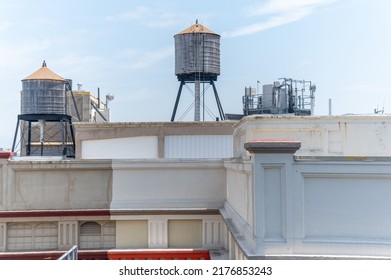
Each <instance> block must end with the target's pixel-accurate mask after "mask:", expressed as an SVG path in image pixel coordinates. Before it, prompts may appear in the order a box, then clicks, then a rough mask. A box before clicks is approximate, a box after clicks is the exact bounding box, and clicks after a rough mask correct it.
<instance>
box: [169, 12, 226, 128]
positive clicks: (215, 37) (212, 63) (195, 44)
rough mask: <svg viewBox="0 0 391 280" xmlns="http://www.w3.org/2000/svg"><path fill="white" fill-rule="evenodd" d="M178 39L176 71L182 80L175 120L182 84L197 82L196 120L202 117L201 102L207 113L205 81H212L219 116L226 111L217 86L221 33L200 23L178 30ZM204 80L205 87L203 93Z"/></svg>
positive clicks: (195, 99)
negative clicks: (204, 99)
mask: <svg viewBox="0 0 391 280" xmlns="http://www.w3.org/2000/svg"><path fill="white" fill-rule="evenodd" d="M174 39H175V75H176V76H177V78H178V81H179V82H180V85H179V90H178V94H177V97H176V101H175V106H174V110H173V112H172V116H171V121H174V120H175V115H176V112H177V108H178V104H179V100H180V97H181V93H182V89H183V86H184V85H185V84H186V83H194V121H200V120H201V103H202V106H203V108H204V112H203V117H204V116H205V101H202V99H203V98H204V97H205V91H206V90H205V84H206V85H207V86H209V85H212V87H213V92H214V96H215V99H216V103H217V108H218V111H219V115H220V119H222V120H224V119H225V115H224V111H223V108H222V106H221V102H220V99H219V96H218V93H217V90H216V86H215V83H214V82H215V81H217V76H218V75H220V35H219V34H217V33H215V32H213V31H212V30H210V29H208V28H206V27H205V26H203V25H202V24H199V23H198V20H197V21H196V23H195V24H193V25H192V26H190V27H189V28H187V29H185V30H183V31H181V32H179V33H178V34H176V35H175V36H174ZM201 84H202V85H203V91H202V94H201Z"/></svg>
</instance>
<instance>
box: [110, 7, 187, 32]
mask: <svg viewBox="0 0 391 280" xmlns="http://www.w3.org/2000/svg"><path fill="white" fill-rule="evenodd" d="M106 19H107V20H111V21H136V22H139V23H140V24H142V25H145V26H148V27H152V28H155V27H160V28H164V27H170V26H174V25H177V24H178V23H180V22H181V21H182V17H181V15H180V14H178V13H173V12H166V11H162V10H160V9H157V8H150V7H147V6H138V7H136V8H135V9H133V10H129V11H126V12H123V13H120V14H117V15H111V16H107V17H106Z"/></svg>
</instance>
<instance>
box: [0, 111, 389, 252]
mask: <svg viewBox="0 0 391 280" xmlns="http://www.w3.org/2000/svg"><path fill="white" fill-rule="evenodd" d="M390 125H391V117H389V116H341V117H291V116H289V117H281V116H251V117H246V118H244V119H243V120H241V121H240V122H228V121H224V122H211V123H197V122H191V123H88V124H87V123H77V124H75V132H76V151H77V152H76V158H75V159H71V160H61V159H57V158H51V157H14V158H13V159H10V160H5V159H3V160H1V161H0V174H1V177H0V178H1V179H0V251H1V252H3V253H2V254H3V255H6V254H10V253H13V254H18V253H26V252H47V251H64V250H68V249H69V248H71V247H72V246H73V245H77V246H78V248H79V250H81V251H90V252H92V251H95V252H98V251H99V252H102V251H110V252H120V251H123V250H127V251H132V252H140V251H142V252H144V253H145V252H155V251H156V250H158V251H160V252H170V251H172V250H193V252H195V251H194V250H208V251H209V252H210V256H211V257H212V258H224V259H259V258H302V257H305V258H316V257H326V258H327V257H350V258H355V257H362V256H364V257H374V258H389V257H390V256H391V254H390V251H391V250H390V244H391V227H390V226H389V223H387V220H388V217H389V214H390V213H391V206H389V205H390V204H389V200H390V199H391V188H390V186H391V161H390V159H391V135H390V129H389V128H390V127H391V126H390ZM363 131H365V133H363ZM0 257H1V254H0Z"/></svg>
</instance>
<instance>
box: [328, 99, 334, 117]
mask: <svg viewBox="0 0 391 280" xmlns="http://www.w3.org/2000/svg"><path fill="white" fill-rule="evenodd" d="M332 114H333V112H332V101H331V98H329V116H331V115H332Z"/></svg>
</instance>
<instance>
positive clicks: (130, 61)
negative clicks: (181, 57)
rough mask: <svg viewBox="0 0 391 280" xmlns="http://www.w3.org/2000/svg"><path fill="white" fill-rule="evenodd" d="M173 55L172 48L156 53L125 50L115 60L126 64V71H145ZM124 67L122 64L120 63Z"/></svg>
mask: <svg viewBox="0 0 391 280" xmlns="http://www.w3.org/2000/svg"><path fill="white" fill-rule="evenodd" d="M173 55H174V49H173V48H171V47H170V48H167V49H161V50H157V51H149V52H142V51H136V50H126V51H123V52H122V53H120V54H119V55H118V56H117V57H116V59H118V60H119V61H122V62H124V61H125V63H126V66H125V68H128V69H145V68H150V67H153V66H155V65H158V64H159V63H160V62H161V61H163V60H165V59H166V58H169V57H171V56H173ZM122 64H123V65H124V63H122Z"/></svg>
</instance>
